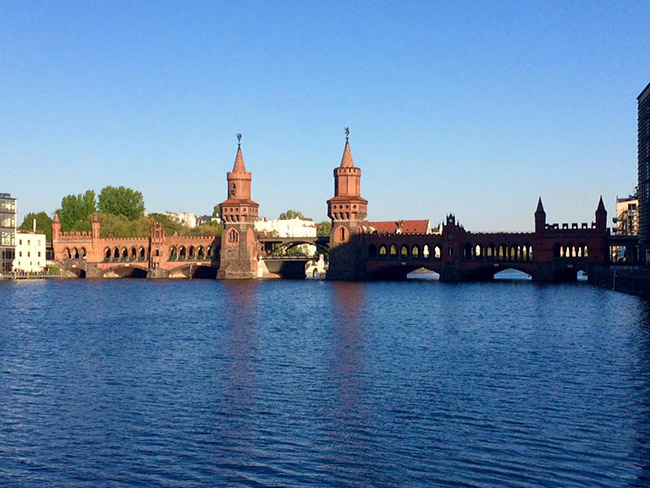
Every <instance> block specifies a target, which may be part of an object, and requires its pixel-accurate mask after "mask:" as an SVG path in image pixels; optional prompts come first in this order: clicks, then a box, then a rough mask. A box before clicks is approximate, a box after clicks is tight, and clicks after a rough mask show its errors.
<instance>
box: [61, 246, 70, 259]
mask: <svg viewBox="0 0 650 488" xmlns="http://www.w3.org/2000/svg"><path fill="white" fill-rule="evenodd" d="M63 256H64V257H65V259H70V257H71V254H70V249H68V248H67V247H66V248H65V249H64V250H63Z"/></svg>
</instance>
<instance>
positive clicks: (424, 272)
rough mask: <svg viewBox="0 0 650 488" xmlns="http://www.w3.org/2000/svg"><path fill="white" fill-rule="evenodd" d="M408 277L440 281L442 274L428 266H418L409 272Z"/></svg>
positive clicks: (409, 278) (408, 278)
mask: <svg viewBox="0 0 650 488" xmlns="http://www.w3.org/2000/svg"><path fill="white" fill-rule="evenodd" d="M406 279H407V280H414V281H416V280H417V281H440V275H439V274H438V273H436V272H435V271H432V270H430V269H427V268H418V269H416V270H414V271H411V272H410V273H408V274H407V275H406Z"/></svg>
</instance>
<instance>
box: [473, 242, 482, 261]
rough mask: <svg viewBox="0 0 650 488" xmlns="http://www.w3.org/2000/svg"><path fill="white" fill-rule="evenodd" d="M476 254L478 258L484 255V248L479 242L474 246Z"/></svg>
mask: <svg viewBox="0 0 650 488" xmlns="http://www.w3.org/2000/svg"><path fill="white" fill-rule="evenodd" d="M474 256H475V257H477V258H480V257H482V256H483V250H482V249H481V246H480V245H478V244H477V245H476V247H475V248H474Z"/></svg>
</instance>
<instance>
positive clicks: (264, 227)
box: [255, 217, 318, 256]
mask: <svg viewBox="0 0 650 488" xmlns="http://www.w3.org/2000/svg"><path fill="white" fill-rule="evenodd" d="M255 230H256V231H257V232H259V233H260V234H262V235H264V234H266V235H268V236H269V237H316V235H317V230H318V224H316V222H314V221H313V220H312V219H306V218H301V217H294V218H293V219H260V220H258V221H256V222H255ZM297 249H298V250H299V251H300V252H302V253H304V254H306V255H307V256H313V255H314V254H315V253H316V246H312V245H308V244H305V245H302V246H299V247H298V248H297Z"/></svg>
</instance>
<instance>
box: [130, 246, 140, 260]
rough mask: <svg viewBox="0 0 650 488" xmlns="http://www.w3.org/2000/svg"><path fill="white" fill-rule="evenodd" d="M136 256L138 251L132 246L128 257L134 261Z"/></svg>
mask: <svg viewBox="0 0 650 488" xmlns="http://www.w3.org/2000/svg"><path fill="white" fill-rule="evenodd" d="M137 256H138V251H136V249H135V247H132V248H131V252H130V253H129V259H130V260H131V261H135V259H136V257H137Z"/></svg>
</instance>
